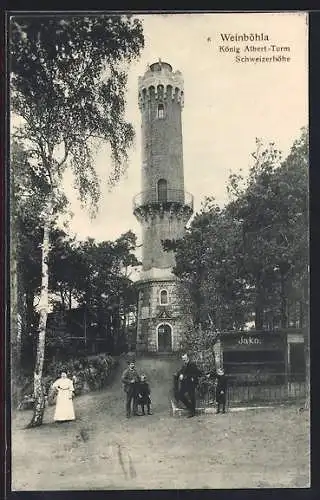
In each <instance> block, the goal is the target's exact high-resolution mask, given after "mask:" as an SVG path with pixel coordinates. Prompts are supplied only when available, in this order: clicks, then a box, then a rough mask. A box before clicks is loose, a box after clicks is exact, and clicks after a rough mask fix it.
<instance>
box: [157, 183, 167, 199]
mask: <svg viewBox="0 0 320 500" xmlns="http://www.w3.org/2000/svg"><path fill="white" fill-rule="evenodd" d="M167 199H168V194H167V181H166V180H165V179H159V181H158V201H160V202H162V203H166V202H167Z"/></svg>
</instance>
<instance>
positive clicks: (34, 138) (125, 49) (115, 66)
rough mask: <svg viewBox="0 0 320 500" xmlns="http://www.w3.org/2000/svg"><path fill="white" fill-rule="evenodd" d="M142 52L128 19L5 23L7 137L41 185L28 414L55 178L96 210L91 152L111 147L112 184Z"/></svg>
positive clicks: (120, 164)
mask: <svg viewBox="0 0 320 500" xmlns="http://www.w3.org/2000/svg"><path fill="white" fill-rule="evenodd" d="M142 46H143V34H142V26H141V23H140V22H139V21H137V20H135V19H134V18H133V17H131V16H104V15H102V16H64V17H63V18H62V17H59V16H52V17H47V16H37V17H24V16H15V17H12V18H11V25H10V53H11V58H10V70H11V101H10V103H11V109H12V111H13V113H14V114H15V115H16V116H18V118H19V124H18V125H17V126H16V127H15V132H14V137H15V138H16V139H17V140H19V141H20V142H21V143H22V144H23V147H24V151H25V152H26V154H27V156H28V161H27V162H24V165H25V167H26V169H28V170H29V169H30V170H31V173H28V176H29V178H32V179H33V180H36V181H37V182H39V184H41V186H46V187H47V192H46V194H45V196H43V197H42V198H41V200H40V201H41V203H40V206H39V211H38V217H39V220H40V222H41V224H40V225H41V231H42V243H41V286H40V301H39V328H38V347H37V359H36V364H35V371H34V393H35V399H36V404H35V412H34V416H33V419H32V421H31V423H30V425H31V426H35V425H41V423H42V418H43V411H44V397H43V391H42V383H41V379H42V371H43V362H44V348H45V332H46V322H47V315H48V283H49V270H48V261H49V253H50V241H49V240H50V232H51V231H52V230H53V228H54V223H55V220H56V216H57V214H58V213H59V212H60V211H61V208H62V207H63V206H64V204H65V201H66V200H65V196H64V193H63V192H62V189H61V186H62V180H63V175H64V172H65V169H66V168H67V166H69V165H70V166H71V168H72V171H73V173H74V180H75V185H76V187H77V188H78V192H79V196H80V199H81V201H82V202H83V203H84V204H85V203H87V202H90V203H91V205H90V207H91V211H92V213H94V212H95V211H96V210H97V203H98V199H99V179H98V176H97V174H96V172H95V168H94V150H95V148H96V147H97V145H98V143H99V142H101V141H102V142H104V143H107V144H108V145H109V146H110V150H111V158H112V162H113V168H112V171H111V174H110V178H109V181H110V184H111V185H113V184H114V183H115V182H116V181H117V180H118V179H119V176H120V174H121V172H122V171H123V169H124V168H125V166H126V160H127V151H128V147H129V146H130V145H131V143H132V140H133V136H134V133H133V129H132V126H131V125H130V124H129V123H127V122H126V120H125V116H124V115H125V93H126V85H127V69H128V64H129V63H130V62H131V61H132V60H133V59H134V58H136V57H137V56H138V55H139V53H140V49H141V48H142Z"/></svg>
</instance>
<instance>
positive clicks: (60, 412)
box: [52, 372, 76, 422]
mask: <svg viewBox="0 0 320 500" xmlns="http://www.w3.org/2000/svg"><path fill="white" fill-rule="evenodd" d="M52 388H53V389H55V390H57V391H58V394H57V402H56V409H55V412H54V421H55V422H66V421H70V420H75V418H76V417H75V414H74V407H73V401H72V399H73V395H74V386H73V382H72V380H70V379H69V378H68V377H67V374H66V373H65V372H62V373H61V377H60V378H58V379H57V380H56V381H55V382H54V383H53V384H52Z"/></svg>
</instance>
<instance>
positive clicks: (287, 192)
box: [165, 129, 308, 332]
mask: <svg viewBox="0 0 320 500" xmlns="http://www.w3.org/2000/svg"><path fill="white" fill-rule="evenodd" d="M253 158H254V163H253V165H252V167H251V168H250V170H249V175H248V176H247V177H246V178H245V177H244V176H242V175H238V174H237V175H235V174H232V175H231V176H230V180H229V185H228V189H229V194H230V198H231V199H230V202H229V203H228V204H227V205H226V206H225V207H223V208H220V207H219V206H218V205H217V204H216V203H215V201H214V199H207V200H206V201H205V203H204V204H203V207H202V209H201V211H200V213H198V214H196V216H195V217H194V219H193V220H192V222H191V225H190V228H189V229H188V231H187V233H186V235H185V237H184V238H183V239H182V240H180V241H177V242H166V243H165V247H166V248H168V249H169V248H171V249H172V248H173V249H174V250H175V254H176V267H175V269H174V272H175V274H176V275H177V276H178V277H179V278H180V279H181V281H182V283H183V284H184V286H185V288H186V289H187V290H188V295H189V300H190V299H191V313H192V317H193V321H194V325H195V326H197V327H199V326H200V327H201V328H202V329H204V330H206V331H208V332H209V331H211V332H212V330H214V331H221V330H226V329H241V328H243V327H244V326H245V325H246V323H247V322H248V321H249V320H250V319H252V318H254V321H255V327H256V328H257V329H262V328H268V329H270V328H271V329H273V328H275V327H277V326H282V327H288V326H289V324H290V321H291V320H290V318H291V316H293V317H294V316H296V310H299V313H298V316H299V318H298V320H297V319H296V318H295V319H293V320H292V321H295V324H297V323H299V324H300V325H303V324H305V319H306V310H307V289H306V287H307V281H308V277H307V276H308V142H307V130H305V129H303V130H302V133H301V137H300V138H299V139H298V140H297V141H295V142H294V144H293V146H292V149H291V151H290V154H289V155H288V157H287V158H286V159H285V160H283V159H282V157H281V153H280V151H278V150H277V148H276V146H275V144H273V143H271V144H269V145H267V146H264V145H263V143H262V141H260V140H257V150H256V152H255V153H254V154H253ZM292 310H294V311H293V312H294V314H292ZM290 311H291V312H290ZM290 315H291V316H290Z"/></svg>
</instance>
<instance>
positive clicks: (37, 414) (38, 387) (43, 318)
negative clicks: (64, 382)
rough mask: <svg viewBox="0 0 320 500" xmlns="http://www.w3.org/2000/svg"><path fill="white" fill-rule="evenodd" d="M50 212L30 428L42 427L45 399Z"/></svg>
mask: <svg viewBox="0 0 320 500" xmlns="http://www.w3.org/2000/svg"><path fill="white" fill-rule="evenodd" d="M50 216H51V210H50V209H49V210H48V213H47V217H45V219H44V223H43V241H42V257H41V260H42V262H41V267H42V275H41V292H40V302H39V306H38V308H39V327H38V344H37V356H36V363H35V368H34V374H33V387H34V389H33V390H34V400H35V402H34V410H33V416H32V419H31V422H30V423H29V424H28V426H27V427H28V428H30V427H38V426H40V425H42V421H43V415H44V408H45V398H44V391H43V384H42V372H43V363H44V352H45V341H46V326H47V318H48V307H49V301H48V283H49V273H48V258H49V231H50V222H51V217H50Z"/></svg>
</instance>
